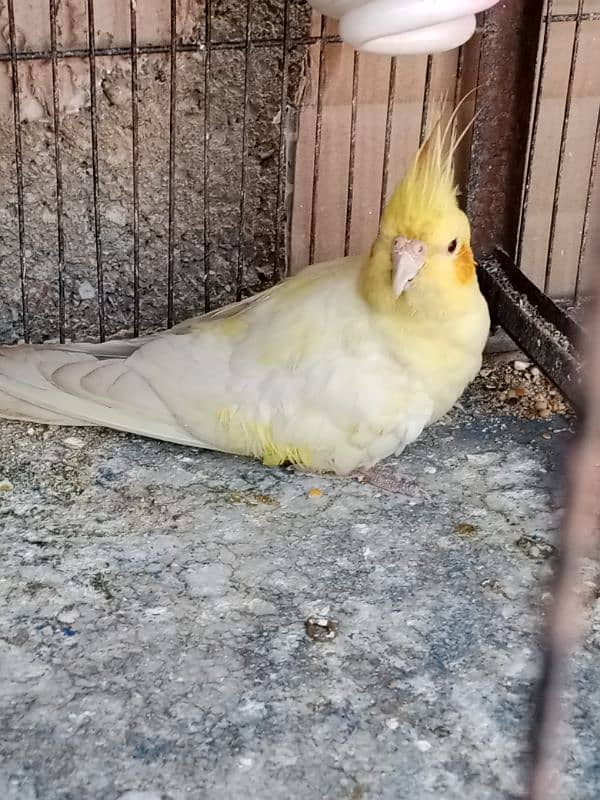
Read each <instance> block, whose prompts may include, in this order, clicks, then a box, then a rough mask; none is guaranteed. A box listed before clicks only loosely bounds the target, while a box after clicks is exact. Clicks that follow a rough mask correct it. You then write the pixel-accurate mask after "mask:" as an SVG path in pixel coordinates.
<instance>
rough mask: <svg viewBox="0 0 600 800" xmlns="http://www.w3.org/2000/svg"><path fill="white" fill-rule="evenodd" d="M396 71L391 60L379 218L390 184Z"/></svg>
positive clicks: (394, 62)
mask: <svg viewBox="0 0 600 800" xmlns="http://www.w3.org/2000/svg"><path fill="white" fill-rule="evenodd" d="M396 71H397V61H396V59H395V58H392V59H390V82H389V85H388V96H387V112H386V116H385V139H384V143H383V172H382V175H381V198H380V200H379V217H380V218H381V215H382V214H383V209H384V208H385V201H386V198H387V191H388V183H389V179H390V147H391V143H392V122H393V118H394V103H395V102H396Z"/></svg>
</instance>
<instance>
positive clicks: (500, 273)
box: [478, 250, 585, 409]
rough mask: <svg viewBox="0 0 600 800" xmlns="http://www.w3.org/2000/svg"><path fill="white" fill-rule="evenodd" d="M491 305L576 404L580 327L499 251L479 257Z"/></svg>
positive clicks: (581, 341) (509, 330)
mask: <svg viewBox="0 0 600 800" xmlns="http://www.w3.org/2000/svg"><path fill="white" fill-rule="evenodd" d="M478 274H479V283H480V285H481V290H482V292H483V294H484V296H485V298H486V300H487V301H488V304H489V306H490V311H491V312H492V314H493V316H494V318H495V319H496V320H497V321H498V323H499V324H500V325H501V326H502V327H503V328H504V330H505V331H506V332H507V333H508V335H509V336H510V337H511V338H512V339H514V341H515V342H516V343H517V344H518V345H519V347H520V348H521V349H522V350H523V352H525V353H526V354H527V355H528V356H529V357H530V358H531V359H532V360H533V361H535V363H536V364H537V365H538V366H539V367H540V369H542V370H543V372H544V373H545V374H546V375H547V376H548V378H550V380H551V381H552V382H553V383H554V384H556V386H557V387H558V388H559V389H560V390H561V392H563V394H564V395H565V396H566V397H567V398H568V399H569V400H570V401H571V403H572V404H573V406H574V407H575V408H576V409H577V408H579V407H580V388H581V386H580V384H581V364H580V360H579V357H578V347H579V346H580V345H581V343H583V341H584V338H585V337H584V334H583V331H582V329H581V327H580V326H579V325H578V324H577V323H576V322H575V321H574V320H572V319H571V318H570V317H569V316H568V315H567V314H566V313H565V312H564V311H562V309H560V308H559V307H558V306H557V305H556V303H554V302H553V301H552V300H551V299H550V298H549V297H548V296H547V295H545V294H544V293H543V292H542V291H541V290H540V289H538V287H537V286H536V285H535V284H534V283H532V282H531V281H530V280H529V278H528V277H527V276H526V275H524V274H523V273H522V272H521V271H520V270H519V269H517V267H516V266H515V264H514V262H513V261H512V260H511V259H510V258H509V257H508V256H507V255H506V254H505V253H503V252H501V251H499V250H496V251H495V252H494V253H492V254H491V255H490V256H487V257H485V258H483V259H482V260H481V262H480V264H479V269H478Z"/></svg>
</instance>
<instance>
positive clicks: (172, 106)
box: [167, 0, 177, 328]
mask: <svg viewBox="0 0 600 800" xmlns="http://www.w3.org/2000/svg"><path fill="white" fill-rule="evenodd" d="M176 42H177V0H171V48H170V66H171V70H170V80H169V245H168V247H169V253H168V264H167V327H168V328H172V327H173V323H174V311H173V295H174V281H175V156H176V150H177V48H176Z"/></svg>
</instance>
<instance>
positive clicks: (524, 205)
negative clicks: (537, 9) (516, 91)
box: [516, 0, 553, 266]
mask: <svg viewBox="0 0 600 800" xmlns="http://www.w3.org/2000/svg"><path fill="white" fill-rule="evenodd" d="M552 3H553V0H547V6H546V21H545V23H544V40H543V42H542V52H541V55H540V64H539V75H538V82H537V89H536V93H535V105H534V109H533V119H532V121H531V135H530V138H529V147H528V149H527V162H526V164H527V166H526V171H525V180H524V182H523V191H522V198H521V208H520V211H519V227H518V233H517V247H516V263H517V266H520V263H521V255H522V253H523V238H524V236H525V224H526V222H527V210H528V208H529V192H530V190H531V177H532V171H533V158H534V155H535V148H536V144H537V134H538V126H539V121H540V109H541V107H542V92H543V90H544V78H545V76H546V64H547V62H548V44H549V41H550V23H551V16H552ZM536 71H537V70H536Z"/></svg>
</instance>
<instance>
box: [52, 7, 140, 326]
mask: <svg viewBox="0 0 600 800" xmlns="http://www.w3.org/2000/svg"><path fill="white" fill-rule="evenodd" d="M55 1H56V0H53V2H55ZM129 21H130V27H131V42H130V44H131V158H132V165H131V166H132V173H131V174H132V182H133V335H134V336H139V335H140V190H139V182H138V166H139V164H138V162H139V116H138V43H137V0H129Z"/></svg>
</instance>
